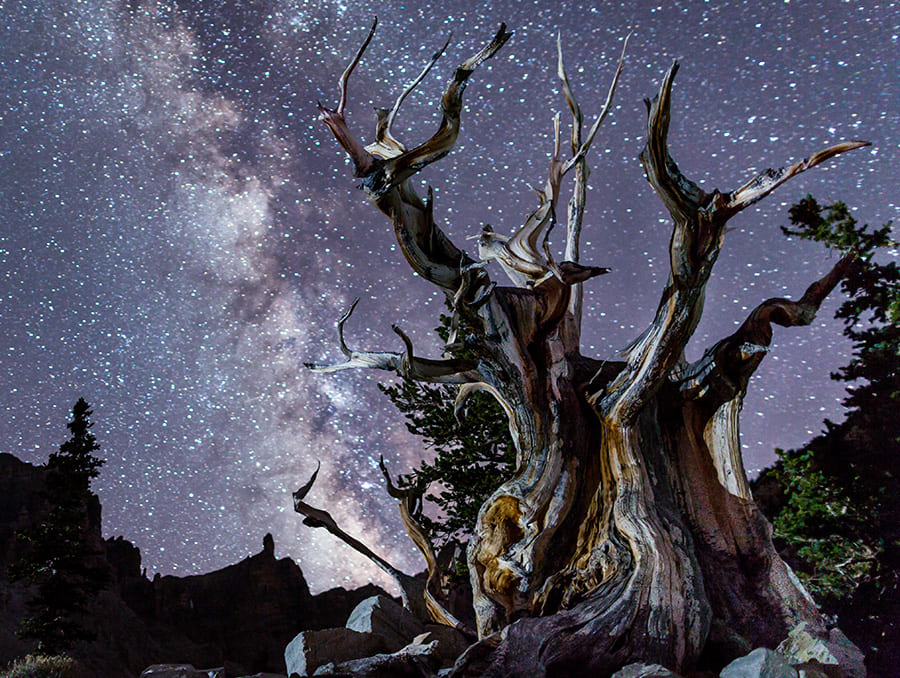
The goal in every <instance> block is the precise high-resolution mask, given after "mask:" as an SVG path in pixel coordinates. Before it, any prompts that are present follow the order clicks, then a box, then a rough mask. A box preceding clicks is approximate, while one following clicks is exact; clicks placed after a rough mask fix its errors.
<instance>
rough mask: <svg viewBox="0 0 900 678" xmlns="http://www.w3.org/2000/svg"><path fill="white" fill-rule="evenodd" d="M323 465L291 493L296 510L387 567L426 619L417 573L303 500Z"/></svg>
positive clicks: (309, 523) (405, 601)
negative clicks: (392, 561) (405, 569)
mask: <svg viewBox="0 0 900 678" xmlns="http://www.w3.org/2000/svg"><path fill="white" fill-rule="evenodd" d="M320 466H321V464H320V463H317V464H316V470H315V472H314V473H313V474H312V477H311V478H310V479H309V480H308V481H307V482H306V484H305V485H303V486H301V487H300V489H298V490H297V491H296V492H294V493H293V495H292V496H293V498H294V511H296V512H297V513H299V514H300V515H302V516H303V524H304V525H307V526H308V527H321V528H324V529H326V530H327V531H328V532H330V533H331V534H333V535H334V536H335V537H337V538H338V539H340V540H341V541H342V542H344V543H345V544H347V546H349V547H350V548H352V549H353V550H354V551H356V552H357V553H360V554H362V555H364V556H365V557H366V558H368V559H369V560H371V561H372V562H373V563H375V564H376V565H377V566H378V567H380V568H381V569H382V570H384V571H385V572H386V573H387V574H389V575H390V576H391V577H392V578H393V579H394V581H395V582H397V586H399V587H400V592H401V597H402V599H403V606H404V607H406V608H407V609H408V610H410V611H411V612H412V613H413V614H415V615H416V616H417V617H419V618H420V619H422V620H423V621H427V620H428V619H429V616H428V612H427V610H426V607H425V605H424V599H423V585H422V582H421V580H419V579H416V578H415V577H411V576H410V575H408V574H406V573H405V572H403V571H402V570H399V569H397V568H396V567H394V566H393V565H391V564H390V563H389V562H388V561H387V560H385V559H384V558H382V557H381V556H379V555H378V554H377V553H375V552H374V551H373V550H372V549H370V548H369V547H368V546H366V545H365V544H363V543H362V542H361V541H359V540H358V539H356V538H355V537H352V536H351V535H349V534H347V533H346V532H344V531H343V530H342V529H341V528H340V527H339V526H338V524H337V521H335V519H334V518H332V517H331V514H330V513H328V511H325V510H323V509H319V508H316V507H315V506H311V505H310V504H307V503H306V502H305V501H304V499H306V495H307V494H309V491H310V490H311V489H312V486H313V484H314V483H315V482H316V476H318V475H319V468H320Z"/></svg>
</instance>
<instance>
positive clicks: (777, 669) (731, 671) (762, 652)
mask: <svg viewBox="0 0 900 678" xmlns="http://www.w3.org/2000/svg"><path fill="white" fill-rule="evenodd" d="M719 676H720V677H721V678H798V677H797V671H796V670H794V667H793V666H791V665H790V664H789V663H788V662H787V660H786V659H785V658H784V657H783V656H782V655H780V654H779V653H777V652H774V651H773V650H770V649H768V648H765V647H759V648H757V649H755V650H753V652H751V653H750V654H748V655H747V656H745V657H740V658H739V659H735V660H734V661H733V662H731V663H730V664H729V665H728V666H726V667H725V668H724V669H722V673H720V674H719Z"/></svg>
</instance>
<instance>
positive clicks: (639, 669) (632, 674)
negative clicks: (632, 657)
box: [612, 663, 681, 678]
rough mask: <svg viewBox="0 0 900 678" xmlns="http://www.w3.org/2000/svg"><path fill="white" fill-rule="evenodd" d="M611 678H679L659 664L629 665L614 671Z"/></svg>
mask: <svg viewBox="0 0 900 678" xmlns="http://www.w3.org/2000/svg"><path fill="white" fill-rule="evenodd" d="M612 678H681V677H680V676H679V675H678V674H677V673H672V672H671V671H669V669H667V668H666V667H665V666H661V665H660V664H641V663H637V664H629V665H628V666H623V667H622V668H621V669H619V670H618V671H616V672H615V673H614V674H613V675H612Z"/></svg>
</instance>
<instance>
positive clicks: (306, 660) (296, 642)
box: [284, 628, 388, 678]
mask: <svg viewBox="0 0 900 678" xmlns="http://www.w3.org/2000/svg"><path fill="white" fill-rule="evenodd" d="M387 651H388V647H387V643H386V641H385V640H384V638H383V637H382V636H380V635H378V634H375V633H360V632H359V631H354V630H353V629H347V628H337V629H323V630H320V631H303V632H302V633H299V634H298V635H297V636H296V637H295V638H294V639H293V640H292V641H291V642H290V643H288V646H287V647H286V648H285V650H284V663H285V665H286V667H287V673H288V676H289V677H290V678H293V676H294V675H295V674H296V675H298V676H308V675H311V674H312V673H313V671H315V670H316V669H317V668H319V667H320V666H322V665H323V664H328V663H334V664H337V663H340V662H345V661H348V660H350V659H359V658H360V657H370V656H372V655H376V654H378V653H381V652H387Z"/></svg>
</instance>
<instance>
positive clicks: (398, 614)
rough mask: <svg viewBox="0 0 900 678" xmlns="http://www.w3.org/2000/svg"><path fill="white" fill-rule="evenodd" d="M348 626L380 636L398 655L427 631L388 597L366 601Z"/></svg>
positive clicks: (375, 597)
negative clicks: (401, 649) (400, 650)
mask: <svg viewBox="0 0 900 678" xmlns="http://www.w3.org/2000/svg"><path fill="white" fill-rule="evenodd" d="M346 627H347V628H348V629H352V630H353V631H359V632H360V633H376V634H378V635H379V636H381V637H382V638H384V640H385V642H386V643H387V645H388V650H389V651H391V652H395V651H396V650H399V649H400V648H402V647H405V646H406V645H408V644H409V642H410V641H411V640H412V639H413V638H415V637H416V636H418V635H419V634H420V633H422V632H423V631H425V626H424V624H422V622H420V621H419V620H418V619H417V618H416V616H415V615H413V613H412V612H410V611H409V610H407V609H406V608H404V607H403V606H402V605H400V604H399V603H397V602H395V601H394V600H392V599H391V598H388V597H387V596H372V597H371V598H366V599H365V600H364V601H362V602H361V603H360V604H359V605H357V606H356V607H355V608H354V609H353V611H352V612H351V613H350V618H349V619H348V620H347V624H346Z"/></svg>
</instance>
